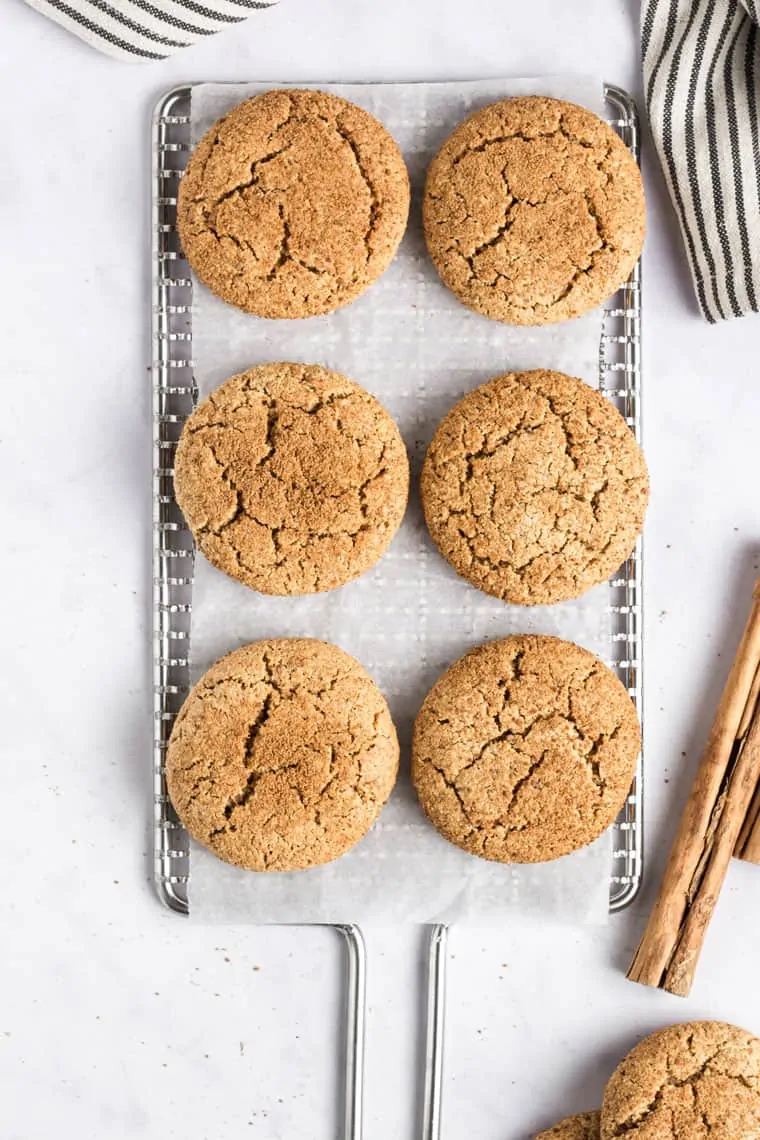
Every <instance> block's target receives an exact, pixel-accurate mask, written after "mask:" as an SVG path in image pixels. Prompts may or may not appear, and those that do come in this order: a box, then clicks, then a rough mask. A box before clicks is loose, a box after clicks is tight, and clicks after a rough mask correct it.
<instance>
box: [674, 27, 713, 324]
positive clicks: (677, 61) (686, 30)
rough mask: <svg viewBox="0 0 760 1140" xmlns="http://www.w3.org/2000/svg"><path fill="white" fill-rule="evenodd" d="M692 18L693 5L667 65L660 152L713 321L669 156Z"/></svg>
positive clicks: (700, 290) (701, 293)
mask: <svg viewBox="0 0 760 1140" xmlns="http://www.w3.org/2000/svg"><path fill="white" fill-rule="evenodd" d="M674 9H675V5H674V4H672V5H671V14H673V15H674ZM696 15H697V9H696V5H692V8H691V11H690V12H689V18H688V20H687V22H686V27H685V28H684V30H683V32H682V33H681V39H680V41H679V43H678V44H677V46H676V50H675V53H674V55H673V61H672V64H671V72H670V75H669V76H668V79H667V83H666V85H665V104H664V108H663V115H662V148H663V152H664V155H665V161H666V163H667V166H668V172H669V174H670V181H671V186H672V190H673V198H674V200H675V204H676V210H677V211H678V214H679V217H680V220H681V229H682V230H683V233H684V236H685V238H686V245H687V246H688V250H689V257H690V258H691V264H692V267H693V271H694V280H695V282H696V286H697V296H698V297H699V303H700V305H701V306H702V311H703V312H704V314H705V316H706V317H707V319H708V320H714V319H715V318H714V317H713V316H712V314H711V311H710V306H709V305H708V304H707V296H706V295H705V282H704V277H703V275H702V267H701V265H700V264H699V261H698V260H697V249H696V246H695V244H694V238H693V236H692V232H691V227H690V226H689V225H688V220H687V217H686V208H685V206H684V200H683V195H682V194H681V187H680V185H679V182H678V168H677V166H676V163H675V157H674V154H673V101H674V99H675V94H676V81H677V78H678V68H679V67H680V62H681V55H682V53H683V45H684V43H685V42H686V38H687V36H688V35H689V33H690V31H691V29H692V25H693V23H694V20H695V18H696ZM674 18H675V16H674Z"/></svg>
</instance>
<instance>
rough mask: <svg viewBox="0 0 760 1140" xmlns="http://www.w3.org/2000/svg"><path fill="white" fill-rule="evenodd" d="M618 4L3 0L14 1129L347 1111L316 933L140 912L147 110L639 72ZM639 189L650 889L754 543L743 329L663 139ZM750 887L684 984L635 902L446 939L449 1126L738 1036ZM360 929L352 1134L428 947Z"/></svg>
mask: <svg viewBox="0 0 760 1140" xmlns="http://www.w3.org/2000/svg"><path fill="white" fill-rule="evenodd" d="M636 9H637V4H636V3H635V0H570V2H568V3H566V4H557V3H556V0H533V3H531V4H530V5H526V6H524V7H519V6H516V5H510V6H507V5H505V4H504V3H503V0H472V2H471V3H469V4H461V3H460V2H459V0H435V2H434V0H418V2H417V3H416V4H414V5H412V4H409V3H408V2H407V0H383V3H381V4H369V3H366V2H365V3H363V4H346V3H345V2H343V0H282V4H281V6H280V7H279V8H277V9H273V10H271V11H269V12H265V13H263V14H261V15H257V16H254V17H253V18H252V20H251V21H250V22H249V23H248V24H246V25H242V26H240V27H237V28H234V29H232V30H231V31H230V32H229V34H227V35H226V36H225V37H224V38H219V39H214V40H209V41H207V42H205V43H203V44H201V45H199V46H198V47H197V48H193V49H191V50H190V51H188V52H186V53H185V54H184V55H181V56H177V57H175V58H174V59H173V60H171V61H169V62H167V63H163V64H155V65H153V64H150V65H145V66H141V65H135V66H133V67H130V66H128V65H119V64H116V63H113V62H112V61H109V60H107V59H105V58H101V57H99V56H97V55H95V54H94V53H92V52H91V51H90V50H89V49H87V48H86V47H84V46H83V45H81V44H79V43H77V42H76V41H75V40H74V39H72V38H71V37H69V36H67V35H66V33H64V32H63V31H61V29H59V28H56V27H54V26H52V25H49V24H48V23H47V22H46V21H44V20H43V19H42V18H41V17H40V16H38V15H37V14H36V13H35V12H33V11H31V10H30V9H29V8H28V7H27V6H26V5H24V4H22V3H20V2H19V0H7V2H6V4H5V5H4V6H3V22H2V35H1V36H0V106H3V107H5V108H6V115H5V117H4V122H3V127H4V151H3V153H4V161H3V163H2V166H1V168H0V204H1V205H2V213H3V219H4V225H3V227H2V229H1V230H0V264H2V265H3V268H4V274H3V279H2V285H0V292H2V309H0V311H2V314H3V319H2V328H3V368H2V371H3V381H4V384H3V393H4V415H3V423H2V431H0V480H1V482H0V485H1V486H2V488H3V493H2V502H3V513H4V540H5V542H4V552H3V554H4V557H3V559H2V562H0V586H2V597H3V600H4V602H5V606H4V612H3V623H2V631H3V637H4V651H5V661H6V667H5V670H4V672H3V675H2V677H0V701H1V702H2V713H3V733H2V750H3V757H2V765H3V773H4V777H5V780H4V801H3V802H4V805H5V813H4V823H3V827H2V829H0V867H1V868H2V879H3V889H2V892H1V897H0V932H1V934H0V961H1V963H2V970H0V1087H2V1089H3V1093H2V1104H1V1105H0V1134H2V1137H3V1140H37V1138H39V1137H48V1136H55V1137H56V1138H57V1140H69V1138H70V1140H90V1138H92V1140H95V1138H97V1140H103V1137H106V1136H107V1137H108V1138H109V1140H189V1138H191V1140H205V1138H208V1140H241V1137H252V1138H254V1140H293V1138H296V1137H298V1138H302V1137H308V1140H323V1138H324V1140H332V1138H334V1137H335V1135H336V1109H337V1103H338V1102H337V1094H336V1080H335V1064H334V1056H335V1049H336V1047H337V1040H338V1037H337V1031H338V1025H339V1018H338V997H339V988H338V987H339V945H338V942H337V939H336V937H335V935H334V934H331V933H330V932H329V931H325V930H318V929H306V930H304V929H301V930H295V929H279V930H277V929H268V930H264V929H252V928H250V927H240V928H237V929H231V930H229V931H224V932H223V931H221V930H220V929H219V928H216V929H203V928H194V927H191V926H190V925H188V924H186V923H183V922H182V920H181V919H179V918H176V917H174V916H172V915H169V914H166V913H164V912H162V911H161V910H160V909H159V908H158V906H157V904H156V903H155V901H154V898H153V896H152V892H151V889H150V886H149V884H148V873H149V872H148V864H147V862H146V858H145V854H144V853H145V852H147V850H148V845H149V837H148V830H147V821H148V815H149V789H148V777H147V771H148V768H149V764H150V757H149V741H150V736H151V728H150V723H149V719H150V717H149V713H150V693H149V685H150V673H149V654H148V650H147V636H148V635H147V632H146V631H147V626H148V621H149V579H150V572H149V564H148V560H149V546H150V539H149V534H148V530H147V527H146V520H147V512H148V510H149V487H148V476H149V470H150V454H149V446H148V440H149V434H150V423H149V387H148V373H147V371H146V369H147V366H148V363H149V357H150V352H149V347H148V343H147V336H146V330H147V303H148V287H149V264H148V252H147V247H146V242H145V232H146V227H147V221H148V217H147V211H148V205H147V204H148V189H149V177H148V150H147V146H146V122H147V117H148V114H149V108H150V106H151V104H152V103H153V101H154V100H155V98H156V97H157V96H158V95H159V93H160V92H161V91H163V90H164V89H166V88H167V87H169V86H170V85H171V84H172V83H175V82H183V81H186V80H194V81H195V80H203V79H206V80H210V79H221V80H223V79H243V78H261V79H266V78H269V77H280V76H288V77H291V78H293V79H294V80H296V79H301V80H309V79H316V80H327V79H344V80H353V79H359V80H362V79H375V80H392V79H404V80H407V79H409V80H411V79H454V78H474V77H486V76H498V75H504V74H509V73H512V74H517V73H522V74H537V73H540V72H542V71H546V72H548V71H552V72H557V71H562V70H569V69H572V68H573V67H574V66H577V68H578V70H583V71H596V72H601V73H603V74H605V75H606V76H607V77H608V78H609V79H611V80H614V81H617V82H619V83H622V84H623V85H627V86H633V87H634V88H637V87H638V76H637V64H636V54H635V39H634V36H635V23H636V18H637V12H636ZM537 30H539V31H540V34H537ZM9 109H12V110H9ZM646 179H647V186H648V191H649V198H650V234H649V239H648V244H647V249H646V255H645V266H644V269H645V273H646V302H645V307H646V326H645V331H646V337H645V348H644V355H645V365H646V375H645V404H644V427H645V436H646V438H645V444H646V450H647V455H648V459H649V464H650V468H651V472H652V479H653V498H652V506H651V510H650V513H649V520H648V527H647V536H646V537H647V550H646V562H647V591H646V600H647V605H648V610H647V618H646V627H647V666H648V673H647V714H646V744H647V750H648V772H649V778H648V791H647V824H648V842H647V848H648V853H649V870H650V884H651V883H652V880H653V878H655V877H656V871H657V868H658V867H659V866H660V865H661V859H662V855H663V846H664V843H665V842H666V836H667V835H668V834H669V828H670V827H671V826H672V819H673V815H674V812H675V811H676V809H677V807H678V806H679V805H680V803H681V802H682V800H683V797H684V795H685V793H686V788H687V784H688V781H689V776H690V773H691V772H692V771H693V768H694V766H695V764H696V762H697V759H698V754H699V748H700V746H701V744H702V743H703V741H704V738H705V735H706V732H707V729H708V726H709V721H710V716H711V712H712V709H713V708H714V704H715V700H716V696H717V692H718V690H719V689H720V686H721V683H722V680H723V678H724V677H725V672H726V669H727V666H728V658H729V657H730V654H731V650H732V647H733V645H734V644H735V641H736V638H737V636H738V630H739V627H740V626H741V622H742V614H741V613H740V610H741V599H743V598H744V597H746V596H747V595H748V593H749V588H750V583H751V580H752V578H753V564H752V560H753V555H754V554H755V552H756V550H757V549H758V546H759V545H760V543H758V539H759V538H760V508H758V495H757V490H756V482H757V476H756V447H755V434H756V433H755V430H754V425H755V424H756V423H757V421H758V420H759V419H760V385H758V382H757V371H758V369H757V348H756V345H757V340H758V335H759V334H760V320H758V319H753V318H747V319H746V320H744V321H741V322H738V323H733V324H727V325H724V326H722V327H717V328H711V327H708V326H707V325H705V324H704V323H702V322H701V321H700V319H699V318H698V317H697V316H696V312H695V306H694V303H693V301H692V297H691V291H690V290H691V287H690V283H689V281H688V275H687V272H686V268H685V265H684V262H683V260H682V257H681V251H680V247H679V239H678V235H677V232H676V227H675V225H674V224H673V221H672V218H671V216H670V213H669V209H668V208H667V204H666V200H665V193H664V189H663V186H662V183H661V180H660V178H659V175H658V173H657V172H656V170H654V169H653V166H652V163H651V160H650V161H649V163H648V165H647V169H646ZM682 753H685V756H682ZM666 780H668V781H669V783H665V781H666ZM759 901H760V873H758V872H757V870H756V869H753V868H749V867H738V866H737V867H734V868H733V869H732V871H731V873H730V877H729V881H728V884H727V889H726V891H725V893H724V896H723V897H722V899H721V903H720V908H719V912H718V914H717V916H716V919H715V922H714V923H713V926H712V928H711V930H710V934H709V937H708V941H707V945H706V947H705V952H704V956H703V961H702V964H701V967H700V971H699V975H698V978H697V984H696V986H695V988H694V991H693V994H692V997H691V998H690V999H688V1000H687V1001H681V1000H678V999H676V998H672V997H668V996H666V995H664V994H659V993H654V992H650V991H648V990H644V989H641V988H640V987H637V986H633V985H631V984H630V983H629V982H626V981H625V979H624V977H623V968H624V966H625V965H626V963H627V961H628V959H629V957H630V954H631V952H632V950H633V948H634V945H635V942H636V939H637V937H638V934H639V933H640V929H641V924H642V914H641V908H637V912H633V913H631V914H628V915H626V916H624V917H622V918H619V919H616V920H615V921H613V922H611V923H610V925H609V926H608V928H607V929H606V931H604V932H602V933H600V932H599V931H598V930H595V931H590V932H583V931H576V930H573V929H566V928H560V927H551V926H546V925H545V926H539V925H537V924H536V923H533V924H530V925H529V924H527V923H520V924H517V923H515V924H514V925H513V926H512V927H511V928H509V929H507V930H506V931H504V932H502V933H500V934H499V935H494V934H493V933H489V932H488V931H478V930H469V931H461V932H457V933H456V934H455V935H454V937H453V939H452V945H451V953H452V961H451V984H450V993H449V1001H450V1021H449V1034H448V1039H447V1045H448V1052H447V1059H446V1070H447V1078H446V1102H445V1119H444V1140H454V1138H455V1137H461V1136H463V1135H477V1136H478V1138H479V1140H525V1138H526V1137H527V1136H529V1135H530V1134H531V1132H532V1131H536V1130H538V1128H539V1127H540V1126H547V1125H549V1124H551V1123H552V1122H553V1121H554V1120H556V1119H559V1117H561V1116H563V1115H566V1114H568V1113H570V1112H573V1111H577V1110H580V1109H583V1108H586V1107H592V1106H593V1105H594V1103H598V1101H599V1098H600V1096H601V1091H602V1086H603V1082H604V1076H605V1073H606V1072H607V1071H609V1070H611V1069H612V1067H613V1065H614V1064H615V1062H616V1061H617V1060H618V1059H619V1057H620V1056H621V1054H622V1053H623V1052H624V1051H625V1050H626V1049H627V1048H628V1047H629V1046H630V1045H631V1044H632V1043H633V1042H634V1040H635V1039H636V1038H637V1037H638V1036H639V1035H640V1034H641V1033H643V1032H645V1031H647V1030H649V1029H653V1028H655V1027H657V1026H660V1025H663V1024H666V1023H668V1022H671V1021H677V1020H685V1019H687V1018H690V1017H701V1016H715V1017H720V1018H724V1019H727V1020H733V1021H736V1022H738V1023H740V1024H742V1023H743V1024H745V1025H747V1026H748V1027H749V1028H751V1029H754V1030H755V1031H756V1032H758V1031H760V988H758V986H757V981H756V962H757V955H758V951H760V906H758V902H759ZM739 934H741V950H740V949H739V948H738V942H739ZM368 942H369V947H370V971H371V973H370V986H369V1000H370V1017H369V1030H370V1036H369V1048H368V1057H367V1064H368V1073H367V1113H366V1140H380V1138H383V1140H384V1138H385V1137H387V1136H391V1135H392V1136H412V1135H414V1134H415V1132H416V1131H418V1124H417V1117H416V1106H417V1102H416V1096H417V1091H416V1076H417V1072H416V1056H417V1054H416V1049H417V1046H418V1043H419V1033H418V1030H419V1013H418V1010H419V1005H418V1004H415V1001H416V996H417V994H418V981H419V979H418V970H419V964H420V961H421V955H422V945H421V940H420V937H419V936H418V935H416V934H414V933H412V932H408V931H407V932H404V933H403V934H401V933H399V932H398V931H395V930H391V929H378V930H372V931H369V932H368ZM504 964H506V965H504ZM255 967H259V968H258V969H256V968H255Z"/></svg>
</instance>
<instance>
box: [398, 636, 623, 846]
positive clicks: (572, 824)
mask: <svg viewBox="0 0 760 1140" xmlns="http://www.w3.org/2000/svg"><path fill="white" fill-rule="evenodd" d="M639 748H640V734H639V724H638V718H637V716H636V710H635V709H634V706H633V703H632V702H631V699H630V697H629V696H628V693H627V692H626V690H625V688H624V687H623V685H622V684H621V682H620V681H619V680H618V679H617V677H615V676H614V674H613V673H612V672H611V671H610V670H609V669H608V668H607V666H606V665H604V664H602V662H601V661H600V660H599V659H598V658H597V657H595V656H594V655H593V653H589V652H588V651H587V650H585V649H581V648H580V646H578V645H574V644H573V643H572V642H569V641H561V640H560V639H559V638H556V637H544V636H538V635H533V634H526V635H519V636H515V637H508V638H506V639H505V640H503V641H493V642H490V643H488V644H486V645H481V646H479V647H478V648H477V649H473V650H471V651H470V652H469V653H467V654H465V656H464V657H460V659H459V660H458V661H456V662H455V663H454V664H453V665H452V666H451V667H450V668H449V669H448V670H447V671H446V672H445V673H444V674H443V675H442V676H441V677H439V679H438V680H437V681H436V683H435V685H434V686H433V688H432V689H431V690H430V692H429V693H428V695H427V697H426V698H425V701H424V702H423V705H422V708H421V709H420V712H419V714H418V716H417V720H416V722H415V725H414V734H413V740H412V778H413V780H414V784H415V787H416V789H417V795H418V796H419V800H420V804H421V806H422V808H423V811H424V812H425V814H426V815H427V816H428V818H429V819H430V821H431V822H432V823H433V824H434V825H435V826H436V828H437V829H438V830H439V831H440V832H441V834H442V835H444V836H445V837H446V839H448V840H450V841H451V842H452V843H455V844H456V845H457V846H458V847H462V848H463V849H464V850H465V851H469V852H470V853H471V854H473V855H480V856H482V857H483V858H484V859H491V860H494V861H496V862H500V863H541V862H545V861H546V860H549V859H556V858H558V857H559V856H560V855H567V854H568V853H569V852H570V851H574V850H576V849H577V848H579V847H584V846H585V845H586V844H588V843H591V842H592V840H594V839H596V837H597V836H598V835H601V833H602V832H603V831H605V830H606V828H607V827H609V825H610V824H611V823H612V822H613V820H614V819H615V817H616V816H617V814H618V812H619V810H620V808H621V807H622V806H623V803H624V801H625V797H626V795H627V794H628V791H629V789H630V786H631V781H632V780H633V774H634V769H635V766H636V758H637V756H638V754H639Z"/></svg>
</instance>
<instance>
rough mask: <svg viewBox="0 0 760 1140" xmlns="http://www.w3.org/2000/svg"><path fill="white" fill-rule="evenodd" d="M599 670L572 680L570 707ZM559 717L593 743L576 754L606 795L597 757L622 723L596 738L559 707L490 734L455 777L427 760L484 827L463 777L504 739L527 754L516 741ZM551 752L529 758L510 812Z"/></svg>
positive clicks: (568, 694) (577, 735) (577, 736)
mask: <svg viewBox="0 0 760 1140" xmlns="http://www.w3.org/2000/svg"><path fill="white" fill-rule="evenodd" d="M523 653H524V651H523ZM595 672H596V667H594V668H592V669H591V670H590V672H589V673H587V674H586V675H585V676H584V677H583V678H582V679H581V680H580V681H579V682H577V683H576V685H575V686H574V685H573V682H572V680H571V682H570V683H569V684H568V687H567V692H566V699H567V704H568V706H570V705H571V704H572V693H573V689H574V688H575V689H577V688H579V687H581V688H583V689H585V688H587V686H588V682H589V680H590V679H591V677H593V676H594V674H595ZM515 679H516V678H513V682H514V680H515ZM509 699H510V698H509V697H507V698H506V699H505V702H504V708H502V710H501V712H500V713H497V714H496V716H495V718H494V719H495V720H496V723H497V726H498V720H499V718H500V717H501V716H502V715H503V712H504V709H505V708H506V706H507V704H508V701H509ZM558 719H559V720H561V721H563V722H564V723H565V724H566V725H567V726H568V727H569V728H571V729H572V730H573V732H574V734H575V739H576V740H577V741H579V742H584V743H585V742H586V741H588V742H589V747H588V750H586V751H584V750H583V749H582V748H579V749H575V748H574V749H573V754H574V756H575V757H576V759H577V760H579V761H581V762H582V763H583V764H584V766H585V767H586V769H587V771H588V772H589V775H590V776H591V779H592V781H593V783H594V784H595V786H596V787H597V789H598V790H599V792H600V794H603V793H604V792H605V791H606V789H607V781H606V780H605V779H604V777H603V776H602V774H601V768H600V761H599V760H597V759H596V757H597V756H598V754H599V751H600V749H601V748H602V746H603V745H604V744H605V743H607V742H608V741H611V740H614V739H615V738H616V737H617V735H618V733H619V731H620V725H616V726H615V728H614V729H613V730H612V732H610V733H600V734H599V735H598V736H596V737H593V738H592V737H589V736H588V735H587V734H586V733H585V732H584V731H583V730H582V729H581V728H580V726H579V724H578V721H577V719H576V717H575V715H574V714H573V712H572V711H568V712H567V713H563V712H561V711H559V709H557V710H556V711H553V712H551V713H549V714H537V715H536V716H535V717H533V718H532V719H531V720H530V721H529V722H528V724H526V725H525V726H524V727H523V728H521V729H517V728H510V729H504V730H503V731H500V732H499V733H497V735H495V736H492V737H490V738H489V739H488V740H486V741H485V742H484V743H483V744H482V745H480V747H479V748H478V751H477V753H476V755H475V756H474V757H473V758H472V759H471V760H469V761H468V762H467V763H466V764H465V765H463V766H462V767H461V768H459V769H458V770H457V772H456V775H454V776H453V777H452V776H449V775H448V774H447V773H446V771H445V770H444V769H443V768H442V767H441V765H439V764H437V763H435V761H434V760H432V759H431V758H430V757H426V758H425V761H424V762H425V763H427V764H430V766H431V767H432V768H433V769H434V770H435V771H436V772H438V774H439V775H440V776H441V777H442V779H443V781H444V783H445V784H446V786H447V787H448V788H450V789H451V790H452V791H453V792H454V793H455V794H456V796H457V799H458V800H459V803H460V805H461V807H462V811H463V813H464V815H465V818H466V819H467V821H468V823H470V824H471V825H472V826H473V827H479V829H481V830H482V829H483V828H484V827H485V825H476V824H475V823H473V821H472V819H471V818H470V815H469V814H468V811H467V808H466V807H465V804H464V802H463V800H462V795H461V791H460V788H459V780H460V778H461V776H462V775H463V774H464V773H465V772H468V771H469V770H470V769H471V768H474V767H476V766H477V765H478V764H479V763H480V761H481V760H482V759H483V757H484V755H485V753H486V752H487V751H488V749H489V748H492V747H493V746H494V745H495V744H500V743H502V742H504V741H506V742H507V743H509V744H510V745H511V746H512V747H514V748H515V751H516V752H519V753H520V754H521V755H523V756H524V755H526V753H524V752H522V750H521V749H519V748H517V747H515V746H516V744H517V743H518V742H519V741H522V742H525V740H526V738H527V737H528V735H529V734H530V733H531V732H532V731H533V729H534V728H535V727H536V725H540V724H549V723H552V722H554V721H556V720H558ZM438 723H439V724H442V725H443V724H450V723H451V721H450V720H449V719H448V718H438ZM551 754H552V749H551V748H550V747H549V748H544V749H543V750H542V752H541V754H540V756H538V757H536V758H529V767H528V771H527V772H526V773H525V775H523V776H521V777H520V778H519V779H518V780H517V781H516V782H515V784H514V786H513V788H512V790H511V792H510V795H509V804H508V805H507V812H509V811H511V810H512V808H513V807H514V805H515V801H516V799H517V795H518V793H519V792H520V791H521V790H522V788H523V787H525V785H526V784H528V783H530V781H531V780H532V778H533V776H534V775H535V773H536V771H537V770H538V769H539V768H540V767H541V766H542V765H543V764H544V763H545V762H546V760H547V758H548V757H549V756H550V755H551ZM505 826H506V827H507V829H508V830H510V828H509V826H508V825H505ZM511 830H520V829H519V828H511Z"/></svg>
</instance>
